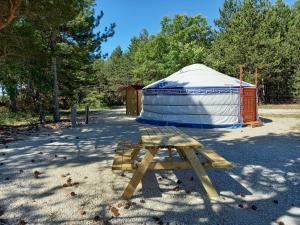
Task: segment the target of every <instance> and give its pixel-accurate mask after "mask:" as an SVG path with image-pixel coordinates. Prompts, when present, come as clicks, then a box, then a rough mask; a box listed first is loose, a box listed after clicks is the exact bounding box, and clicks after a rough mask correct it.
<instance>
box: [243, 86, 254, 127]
mask: <svg viewBox="0 0 300 225" xmlns="http://www.w3.org/2000/svg"><path fill="white" fill-rule="evenodd" d="M243 121H244V123H247V122H253V121H256V89H255V88H243Z"/></svg>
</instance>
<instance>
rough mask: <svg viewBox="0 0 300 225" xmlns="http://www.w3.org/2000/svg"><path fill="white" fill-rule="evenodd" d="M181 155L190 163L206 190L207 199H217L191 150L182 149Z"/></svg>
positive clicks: (202, 168)
mask: <svg viewBox="0 0 300 225" xmlns="http://www.w3.org/2000/svg"><path fill="white" fill-rule="evenodd" d="M181 151H182V152H183V154H184V155H185V156H186V158H187V160H188V161H189V162H190V163H191V165H192V167H193V169H194V171H195V172H196V174H197V176H198V177H199V179H200V180H201V182H202V185H203V187H204V189H205V190H206V192H207V194H208V197H209V198H210V199H212V198H217V197H218V196H219V195H218V193H217V191H216V189H215V187H214V185H213V184H212V182H211V181H210V179H209V177H208V175H207V173H206V171H205V169H204V167H203V165H202V164H201V162H200V161H199V159H198V157H197V155H196V154H195V152H194V150H193V149H188V148H187V149H182V150H181Z"/></svg>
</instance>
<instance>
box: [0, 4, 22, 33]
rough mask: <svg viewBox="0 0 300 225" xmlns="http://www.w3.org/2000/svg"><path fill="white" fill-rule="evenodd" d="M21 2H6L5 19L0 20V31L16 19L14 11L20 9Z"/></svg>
mask: <svg viewBox="0 0 300 225" xmlns="http://www.w3.org/2000/svg"><path fill="white" fill-rule="evenodd" d="M21 2H22V0H7V4H8V6H7V14H6V17H5V18H1V19H0V30H2V29H3V28H5V27H6V26H7V25H8V24H10V23H11V22H12V21H13V19H14V18H15V17H16V11H17V9H18V8H19V7H20V5H21Z"/></svg>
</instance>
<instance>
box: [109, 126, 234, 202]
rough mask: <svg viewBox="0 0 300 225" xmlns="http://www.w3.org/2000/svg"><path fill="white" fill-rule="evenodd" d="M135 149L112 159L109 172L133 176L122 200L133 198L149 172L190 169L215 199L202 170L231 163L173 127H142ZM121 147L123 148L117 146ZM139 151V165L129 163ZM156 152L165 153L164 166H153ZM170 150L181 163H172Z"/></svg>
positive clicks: (213, 191) (214, 192)
mask: <svg viewBox="0 0 300 225" xmlns="http://www.w3.org/2000/svg"><path fill="white" fill-rule="evenodd" d="M140 132H141V136H140V141H139V144H138V145H132V146H134V147H133V148H132V149H130V151H129V152H128V151H126V152H125V151H124V149H125V148H123V151H120V152H119V153H117V155H116V156H115V160H114V164H113V169H121V170H130V169H132V170H134V174H133V176H132V178H131V180H130V182H129V183H128V185H127V187H126V189H125V190H124V192H123V194H122V197H123V198H124V199H128V198H130V197H132V195H133V194H134V192H135V190H136V188H137V186H138V184H139V183H140V181H141V179H142V178H143V176H144V175H145V173H146V172H147V170H150V169H169V170H170V169H171V170H172V169H190V168H191V169H193V170H194V171H195V173H196V174H197V176H198V177H199V179H200V181H201V182H202V184H203V187H204V189H205V190H206V192H207V194H208V196H209V197H210V198H216V197H218V193H217V191H216V189H215V188H214V186H213V184H212V182H211V180H210V179H209V177H208V175H207V173H206V171H205V168H230V167H231V163H230V162H228V161H227V160H225V159H224V158H222V157H221V156H219V155H218V154H217V153H215V152H214V151H213V150H208V149H205V147H204V146H203V145H202V144H201V143H199V142H198V141H197V140H195V139H194V138H192V137H190V136H188V135H187V134H185V133H183V132H182V131H181V130H179V129H178V128H176V127H169V126H165V127H142V128H140ZM121 146H124V145H121ZM141 148H145V149H146V154H145V155H144V157H143V159H142V161H141V162H140V163H137V164H135V163H134V162H133V160H134V158H135V157H136V155H137V154H138V153H139V151H140V149H141ZM160 150H167V151H168V153H169V160H168V161H166V162H153V158H154V157H155V155H156V153H157V152H158V151H160ZM172 150H176V151H177V152H178V153H179V155H180V156H181V158H182V159H183V160H181V161H174V160H173V156H172ZM196 152H198V154H199V153H200V154H201V155H202V156H203V158H205V159H206V162H202V161H200V160H199V158H198V156H197V154H196Z"/></svg>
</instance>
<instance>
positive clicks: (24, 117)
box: [0, 112, 39, 126]
mask: <svg viewBox="0 0 300 225" xmlns="http://www.w3.org/2000/svg"><path fill="white" fill-rule="evenodd" d="M38 120H39V118H38V116H36V115H31V114H30V113H25V112H18V113H12V112H0V125H2V126H22V125H29V124H34V123H37V122H38Z"/></svg>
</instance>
